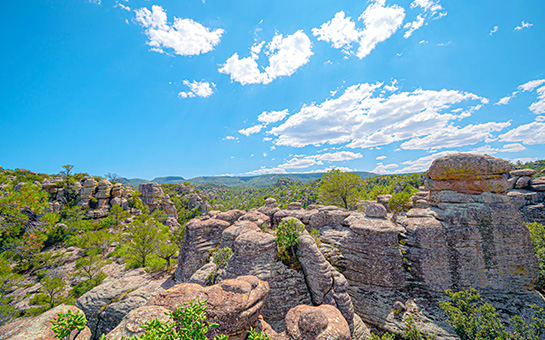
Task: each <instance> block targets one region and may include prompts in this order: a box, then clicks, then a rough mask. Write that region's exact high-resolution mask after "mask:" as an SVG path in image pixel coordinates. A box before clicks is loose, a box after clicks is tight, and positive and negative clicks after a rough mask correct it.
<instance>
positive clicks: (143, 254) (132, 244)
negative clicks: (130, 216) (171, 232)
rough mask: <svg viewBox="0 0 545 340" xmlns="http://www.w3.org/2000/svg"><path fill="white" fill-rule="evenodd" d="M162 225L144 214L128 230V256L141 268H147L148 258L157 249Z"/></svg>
mask: <svg viewBox="0 0 545 340" xmlns="http://www.w3.org/2000/svg"><path fill="white" fill-rule="evenodd" d="M161 226H162V225H161V224H160V223H159V222H157V221H156V220H154V219H153V218H151V217H150V216H149V215H146V214H142V215H140V216H138V218H137V219H135V221H134V222H133V224H132V225H130V226H129V228H128V230H127V237H126V239H127V246H128V247H129V252H128V256H129V258H131V259H133V260H135V261H136V262H137V263H138V264H139V265H140V266H142V267H145V266H146V258H147V257H148V255H150V254H152V253H153V252H154V251H155V248H156V246H157V245H156V242H157V240H158V239H159V235H160V234H161V232H162V230H161Z"/></svg>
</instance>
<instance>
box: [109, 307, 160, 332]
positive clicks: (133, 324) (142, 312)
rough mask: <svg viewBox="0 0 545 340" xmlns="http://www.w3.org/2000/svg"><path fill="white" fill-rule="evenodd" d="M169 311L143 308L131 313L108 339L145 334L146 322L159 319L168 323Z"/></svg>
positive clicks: (158, 308) (157, 308)
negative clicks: (143, 326)
mask: <svg viewBox="0 0 545 340" xmlns="http://www.w3.org/2000/svg"><path fill="white" fill-rule="evenodd" d="M167 312H168V309H166V308H164V307H161V306H142V307H138V308H136V309H133V310H131V311H130V313H129V314H127V315H125V317H123V319H122V320H121V322H120V323H119V324H118V325H117V327H116V328H114V329H113V330H112V331H111V332H110V333H108V335H106V338H107V339H112V340H113V339H116V340H118V339H121V338H122V337H125V338H130V337H133V336H135V335H138V336H140V335H142V334H144V331H145V330H144V328H142V327H141V325H143V324H144V323H145V322H148V321H151V320H153V319H157V320H159V321H161V322H167V321H169V320H170V317H169V316H168V315H166V313H167Z"/></svg>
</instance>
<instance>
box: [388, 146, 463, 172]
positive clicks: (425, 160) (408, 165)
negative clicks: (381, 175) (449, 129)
mask: <svg viewBox="0 0 545 340" xmlns="http://www.w3.org/2000/svg"><path fill="white" fill-rule="evenodd" d="M456 152H458V151H442V152H438V153H434V154H432V155H429V156H424V157H420V158H418V159H415V160H412V161H406V162H403V163H402V164H403V165H405V167H404V168H402V169H399V170H397V171H395V173H411V172H423V171H426V170H428V169H429V167H430V165H431V163H432V162H433V161H434V160H435V159H436V158H439V157H443V156H446V155H450V154H452V153H456Z"/></svg>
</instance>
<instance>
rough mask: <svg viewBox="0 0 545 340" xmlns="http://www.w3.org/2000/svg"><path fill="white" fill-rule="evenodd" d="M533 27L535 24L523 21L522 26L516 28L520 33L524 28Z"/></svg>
mask: <svg viewBox="0 0 545 340" xmlns="http://www.w3.org/2000/svg"><path fill="white" fill-rule="evenodd" d="M532 26H534V24H530V23H529V22H526V21H522V24H520V26H517V27H515V31H520V30H521V29H523V28H530V27H532Z"/></svg>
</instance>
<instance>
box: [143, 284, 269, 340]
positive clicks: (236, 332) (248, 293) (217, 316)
mask: <svg viewBox="0 0 545 340" xmlns="http://www.w3.org/2000/svg"><path fill="white" fill-rule="evenodd" d="M268 292H269V285H268V284H267V282H264V281H261V280H259V279H258V278H257V277H255V276H250V275H248V276H241V277H238V278H236V279H227V280H223V281H221V282H220V283H219V284H216V285H213V286H209V287H202V286H200V285H197V284H193V283H182V284H179V285H176V286H174V287H172V288H170V289H168V290H165V291H162V292H159V293H157V294H156V295H154V296H153V297H152V298H151V299H150V300H149V301H148V304H147V305H148V306H161V307H164V308H166V309H168V310H171V311H174V310H176V308H177V307H178V306H183V304H187V303H190V302H191V301H201V302H204V301H206V303H205V306H206V307H207V308H206V315H207V320H208V321H209V322H211V323H217V324H219V327H215V328H210V329H209V331H208V337H209V338H211V337H213V336H215V335H217V334H225V335H228V336H229V338H230V339H240V340H242V339H245V338H246V334H247V332H248V330H249V329H250V327H256V326H257V324H258V317H259V315H260V314H261V310H262V309H263V307H264V303H265V299H266V298H267V293H268Z"/></svg>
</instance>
